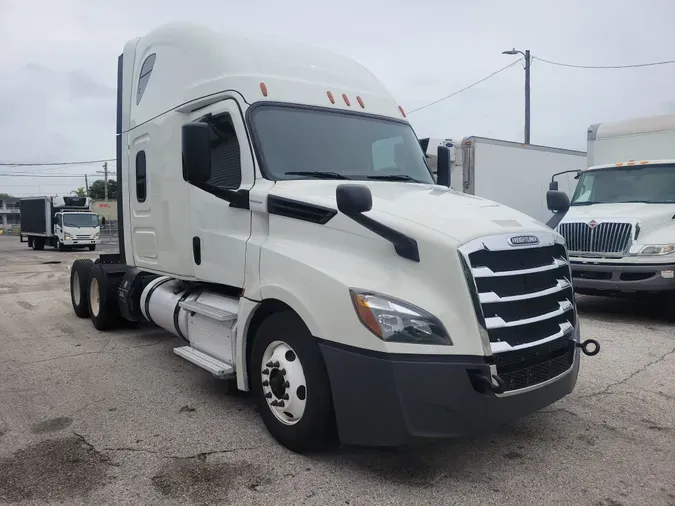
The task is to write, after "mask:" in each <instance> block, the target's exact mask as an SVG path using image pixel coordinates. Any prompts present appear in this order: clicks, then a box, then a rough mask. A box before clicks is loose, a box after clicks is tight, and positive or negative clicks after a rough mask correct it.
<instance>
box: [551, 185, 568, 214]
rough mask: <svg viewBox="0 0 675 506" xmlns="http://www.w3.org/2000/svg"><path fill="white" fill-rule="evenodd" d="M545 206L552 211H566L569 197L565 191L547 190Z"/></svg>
mask: <svg viewBox="0 0 675 506" xmlns="http://www.w3.org/2000/svg"><path fill="white" fill-rule="evenodd" d="M546 206H547V207H548V210H549V211H553V212H554V213H566V212H567V211H568V209H569V208H570V198H569V197H568V196H567V193H564V192H560V191H557V190H549V191H547V192H546Z"/></svg>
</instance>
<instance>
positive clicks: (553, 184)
mask: <svg viewBox="0 0 675 506" xmlns="http://www.w3.org/2000/svg"><path fill="white" fill-rule="evenodd" d="M548 189H549V190H551V191H558V181H551V182H550V183H549V184H548Z"/></svg>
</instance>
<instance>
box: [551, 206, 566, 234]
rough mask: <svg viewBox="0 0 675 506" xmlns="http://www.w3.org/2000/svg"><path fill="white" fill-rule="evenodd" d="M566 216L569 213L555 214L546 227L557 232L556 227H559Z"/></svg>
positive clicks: (559, 212)
mask: <svg viewBox="0 0 675 506" xmlns="http://www.w3.org/2000/svg"><path fill="white" fill-rule="evenodd" d="M566 214H567V211H562V212H561V211H558V212H556V213H554V214H553V216H551V218H549V220H548V221H547V222H546V226H547V227H549V228H552V229H554V230H555V227H557V226H558V224H559V223H560V222H561V221H562V219H563V218H564V217H565V215H566Z"/></svg>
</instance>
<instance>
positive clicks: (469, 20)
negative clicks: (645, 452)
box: [0, 0, 675, 196]
mask: <svg viewBox="0 0 675 506" xmlns="http://www.w3.org/2000/svg"><path fill="white" fill-rule="evenodd" d="M174 20H185V21H192V22H197V23H201V24H204V25H207V26H211V27H214V28H217V29H222V30H227V27H228V26H236V27H237V28H238V29H242V27H243V28H246V26H247V25H250V26H251V27H252V28H253V29H255V30H256V31H268V32H274V33H277V34H280V35H284V36H287V37H292V38H295V39H297V40H301V41H304V42H309V43H312V44H315V45H318V46H323V47H326V48H329V49H332V50H335V51H338V52H341V53H343V54H346V55H349V56H352V57H354V58H356V59H357V60H359V61H360V62H361V63H362V64H364V65H365V66H366V67H368V68H369V69H370V70H371V71H373V72H374V73H375V74H376V75H377V76H378V77H379V78H380V79H381V80H382V81H383V82H384V83H385V85H387V86H388V87H389V89H390V90H391V91H392V92H393V93H394V95H395V96H396V97H397V98H398V100H399V102H400V103H401V104H402V105H403V107H404V108H405V109H406V110H413V109H415V108H417V107H420V106H422V105H424V104H426V103H428V102H431V101H433V100H436V99H438V98H441V97H443V96H445V95H448V94H449V93H451V92H453V91H455V90H457V89H460V88H463V87H464V86H466V85H468V84H471V83H472V82H474V81H477V80H478V79H481V78H483V77H485V76H486V75H488V74H490V73H491V72H493V71H495V70H497V69H499V68H501V67H503V66H504V65H506V64H508V63H509V61H511V60H512V59H514V58H515V57H513V56H505V55H502V54H501V52H502V51H503V50H505V49H510V48H512V47H516V48H517V49H521V50H525V49H530V50H531V51H532V54H533V55H534V56H540V57H541V58H545V59H548V60H553V61H558V62H564V63H572V64H580V65H624V64H635V63H643V62H651V61H660V60H672V59H675V28H674V27H675V0H641V1H640V2H634V1H628V0H565V1H564V2H562V1H555V2H554V1H552V0H473V1H470V2H467V1H462V2H458V1H454V0H443V1H441V0H417V2H412V1H410V0H369V1H365V0H358V1H357V0H341V1H331V2H321V1H316V0H314V1H310V0H285V1H279V0H276V1H272V0H255V1H246V2H245V1H233V0H217V1H216V0H190V1H188V2H186V1H184V0H181V1H177V0H133V1H132V0H114V1H103V0H0V47H1V48H2V49H0V69H2V70H1V71H0V75H1V76H2V79H0V162H36V161H37V162H54V161H64V160H90V159H100V158H112V157H114V154H115V140H114V128H115V89H114V88H115V78H116V77H115V76H116V64H117V56H118V54H119V53H120V52H121V50H122V48H123V46H124V43H125V42H126V41H127V40H128V39H130V38H133V37H136V36H142V35H143V34H144V33H146V32H147V31H149V30H151V29H152V28H153V27H155V26H156V25H158V24H160V23H163V22H165V21H174ZM523 86H524V71H523V67H522V65H516V66H514V67H511V68H509V69H508V70H506V71H504V72H502V73H500V74H498V75H497V76H495V77H493V78H491V79H489V80H487V81H485V82H484V83H482V84H480V85H478V86H476V87H474V88H472V89H470V90H468V91H466V92H463V93H460V94H458V95H456V96H455V97H453V98H450V99H448V100H445V101H443V102H441V103H439V104H437V105H434V106H432V107H429V108H426V109H424V110H421V111H419V112H416V113H414V114H411V115H410V120H411V122H412V123H413V126H414V127H415V129H416V131H417V133H418V135H419V136H420V137H424V136H432V137H463V136H467V135H481V136H488V137H495V138H500V139H507V140H515V141H521V140H522V137H523V115H524V113H523V103H524V99H523ZM674 90H675V65H663V66H658V67H650V68H641V69H625V70H623V69H622V70H584V69H572V68H563V67H556V66H552V65H550V64H546V63H544V62H541V61H536V60H535V61H534V63H533V65H532V138H531V142H532V143H533V144H543V145H551V146H556V147H564V148H572V149H581V150H585V147H586V128H587V127H588V126H589V125H590V124H592V123H597V122H602V121H609V120H617V119H623V118H630V117H634V116H643V115H644V116H646V115H652V114H664V113H675V91H674ZM18 170H19V169H16V168H3V167H0V173H2V174H6V173H10V172H14V173H16V172H18ZM24 170H27V171H28V172H30V173H34V174H59V173H61V174H85V173H88V174H94V173H95V172H96V171H97V170H101V167H100V166H99V165H92V166H88V167H68V168H58V167H57V168H54V167H52V168H49V169H43V168H40V169H35V168H31V169H24ZM92 179H93V178H92V177H90V179H89V181H90V182H91V181H92ZM83 183H84V179H83V178H72V179H66V178H46V177H32V178H18V177H2V176H0V193H2V192H5V193H10V194H14V195H19V196H20V195H26V194H36V193H40V194H46V193H50V194H54V193H57V192H58V193H61V194H64V193H67V192H68V191H70V190H71V189H74V188H76V187H78V186H82V185H83Z"/></svg>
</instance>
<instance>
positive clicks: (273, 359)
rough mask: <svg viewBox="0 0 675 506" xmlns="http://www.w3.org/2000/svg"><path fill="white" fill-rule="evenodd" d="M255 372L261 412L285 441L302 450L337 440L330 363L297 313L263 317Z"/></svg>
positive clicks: (255, 350)
mask: <svg viewBox="0 0 675 506" xmlns="http://www.w3.org/2000/svg"><path fill="white" fill-rule="evenodd" d="M250 371H251V373H250V375H251V380H252V387H253V392H254V395H255V399H256V403H257V404H258V411H259V412H260V416H261V417H262V419H263V422H264V423H265V426H266V427H267V430H268V431H269V432H270V434H272V436H273V437H274V438H275V439H276V440H277V441H279V443H281V444H282V445H283V446H285V447H286V448H288V449H289V450H291V451H294V452H298V453H303V452H307V451H315V450H322V449H325V448H328V447H330V446H333V445H334V444H336V443H337V430H336V425H335V414H334V411H333V399H332V395H331V390H330V384H329V381H328V374H327V372H326V366H325V364H324V362H323V357H322V355H321V351H320V350H319V346H318V345H317V343H316V340H315V338H314V337H313V336H312V335H311V333H310V332H309V330H308V329H307V327H306V326H305V324H304V323H303V321H302V320H301V319H300V318H299V317H298V316H297V315H295V314H294V313H292V312H287V311H285V312H281V313H274V314H272V315H270V316H268V317H267V318H266V319H265V321H263V322H262V324H261V325H260V327H259V328H258V331H257V332H256V335H255V341H254V343H253V350H252V353H251V368H250Z"/></svg>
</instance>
